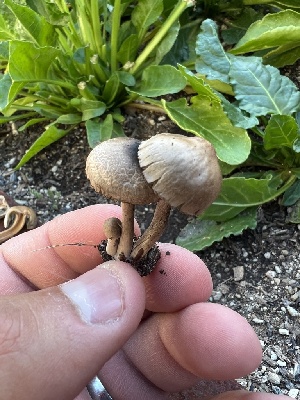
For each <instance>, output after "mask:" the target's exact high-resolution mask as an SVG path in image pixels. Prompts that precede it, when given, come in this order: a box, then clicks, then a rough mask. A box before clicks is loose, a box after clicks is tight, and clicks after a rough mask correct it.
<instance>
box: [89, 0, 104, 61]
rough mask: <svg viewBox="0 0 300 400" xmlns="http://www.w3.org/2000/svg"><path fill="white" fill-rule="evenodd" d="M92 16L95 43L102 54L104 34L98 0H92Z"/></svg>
mask: <svg viewBox="0 0 300 400" xmlns="http://www.w3.org/2000/svg"><path fill="white" fill-rule="evenodd" d="M91 18H92V32H93V36H94V43H95V46H96V49H97V53H98V54H99V55H100V54H101V46H102V36H101V27H100V16H99V2H98V0H91Z"/></svg>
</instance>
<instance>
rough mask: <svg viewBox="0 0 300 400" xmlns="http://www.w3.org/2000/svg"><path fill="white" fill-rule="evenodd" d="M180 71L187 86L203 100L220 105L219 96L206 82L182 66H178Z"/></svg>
mask: <svg viewBox="0 0 300 400" xmlns="http://www.w3.org/2000/svg"><path fill="white" fill-rule="evenodd" d="M178 69H179V71H180V72H181V74H182V75H183V76H184V77H185V79H186V81H187V84H188V85H190V86H191V88H192V89H193V90H194V91H195V92H196V93H197V94H198V96H199V97H201V98H203V97H204V98H206V99H208V100H210V101H214V102H216V103H220V98H219V96H218V95H217V94H216V93H215V92H214V91H213V90H212V89H211V87H210V86H209V85H208V84H207V83H205V82H204V80H203V79H202V78H200V77H199V76H196V75H195V74H193V72H192V71H190V70H188V69H187V68H185V67H184V66H182V65H178Z"/></svg>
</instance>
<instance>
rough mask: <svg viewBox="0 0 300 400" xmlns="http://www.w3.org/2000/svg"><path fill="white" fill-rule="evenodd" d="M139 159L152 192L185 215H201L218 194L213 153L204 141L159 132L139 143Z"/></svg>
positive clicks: (219, 187) (219, 181) (218, 170)
mask: <svg viewBox="0 0 300 400" xmlns="http://www.w3.org/2000/svg"><path fill="white" fill-rule="evenodd" d="M138 158H139V162H140V166H141V167H142V169H143V173H144V176H145V178H146V180H147V182H148V183H149V184H150V185H152V188H153V190H154V191H155V192H156V193H157V194H158V195H159V197H161V198H163V199H164V200H165V201H166V202H167V203H168V204H170V205H171V206H172V207H177V208H178V209H179V210H180V211H181V212H183V213H185V214H189V215H199V214H201V213H202V212H203V211H204V210H205V209H206V208H207V207H208V206H209V205H210V204H211V203H212V202H213V201H214V200H215V199H216V198H217V196H218V194H219V192H220V189H221V183H222V175H221V171H220V167H219V163H218V159H217V156H216V152H215V150H214V148H213V146H212V145H211V144H210V143H209V142H208V141H207V140H205V139H203V138H200V137H186V136H182V135H176V134H170V133H161V134H158V135H156V136H153V137H152V138H150V139H149V140H146V141H145V142H142V143H141V145H140V146H139V151H138Z"/></svg>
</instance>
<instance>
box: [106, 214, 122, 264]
mask: <svg viewBox="0 0 300 400" xmlns="http://www.w3.org/2000/svg"><path fill="white" fill-rule="evenodd" d="M103 230H104V233H105V236H106V237H107V245H106V252H107V254H108V255H109V256H112V257H113V256H114V255H115V254H116V253H117V251H118V246H119V243H120V237H121V234H122V222H121V221H120V220H119V218H115V217H111V218H108V219H107V220H106V221H104V225H103Z"/></svg>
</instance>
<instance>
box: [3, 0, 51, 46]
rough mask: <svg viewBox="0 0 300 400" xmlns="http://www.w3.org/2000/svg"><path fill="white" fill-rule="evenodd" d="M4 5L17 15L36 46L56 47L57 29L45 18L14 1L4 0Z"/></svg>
mask: <svg viewBox="0 0 300 400" xmlns="http://www.w3.org/2000/svg"><path fill="white" fill-rule="evenodd" d="M4 4H6V5H7V6H8V7H9V8H10V10H11V11H12V12H13V13H14V14H15V16H16V18H17V20H18V22H19V24H21V25H22V27H23V28H24V29H25V31H26V32H27V33H28V35H30V37H31V38H32V40H33V41H34V42H35V43H36V44H38V45H40V46H55V43H56V38H57V36H56V32H55V28H54V26H52V25H51V24H49V23H48V22H47V21H46V20H45V18H44V17H42V16H40V15H38V14H37V13H36V12H34V11H33V10H31V9H30V8H29V7H27V6H22V5H20V4H17V3H15V2H13V1H12V0H4Z"/></svg>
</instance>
